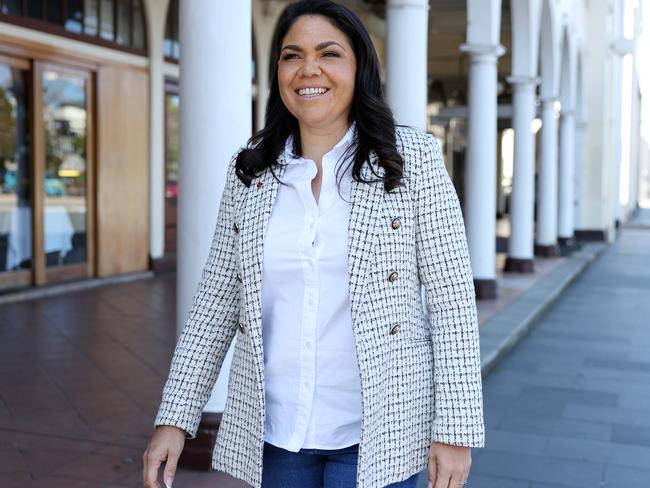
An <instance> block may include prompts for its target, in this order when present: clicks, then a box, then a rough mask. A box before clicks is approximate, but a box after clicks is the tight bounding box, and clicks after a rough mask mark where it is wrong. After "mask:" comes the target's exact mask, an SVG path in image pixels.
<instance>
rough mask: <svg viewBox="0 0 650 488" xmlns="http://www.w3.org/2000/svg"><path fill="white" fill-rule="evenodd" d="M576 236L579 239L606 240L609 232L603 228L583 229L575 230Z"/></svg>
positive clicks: (590, 240) (589, 240)
mask: <svg viewBox="0 0 650 488" xmlns="http://www.w3.org/2000/svg"><path fill="white" fill-rule="evenodd" d="M575 237H576V240H578V241H587V242H606V241H607V233H606V231H604V230H601V229H582V230H576V231H575Z"/></svg>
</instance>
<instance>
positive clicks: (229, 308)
mask: <svg viewBox="0 0 650 488" xmlns="http://www.w3.org/2000/svg"><path fill="white" fill-rule="evenodd" d="M396 136H397V149H398V151H399V152H400V154H401V155H402V157H403V159H404V162H405V167H404V174H405V177H404V180H405V182H406V187H397V188H395V189H393V190H392V191H391V192H389V193H385V192H384V190H383V183H382V182H381V181H380V180H379V179H378V178H377V177H376V176H375V174H376V175H379V176H382V175H383V174H384V169H383V168H382V167H381V166H379V164H378V158H377V156H376V154H374V153H371V157H370V161H369V165H364V168H363V172H364V173H365V177H366V179H375V180H377V182H375V183H370V184H366V183H359V182H357V181H355V180H353V181H352V189H351V196H350V198H351V208H350V218H349V221H348V222H347V227H348V271H349V288H350V302H351V305H352V323H353V329H354V330H353V333H354V338H355V350H356V354H357V362H358V365H359V372H360V377H361V388H362V392H361V394H362V399H361V400H362V410H363V419H362V426H361V440H360V443H359V463H358V467H357V478H356V481H357V486H358V487H359V488H381V487H384V486H385V485H388V484H390V483H395V482H398V481H401V480H404V479H406V478H408V477H409V476H411V475H413V474H414V473H416V472H418V471H420V470H423V469H425V468H426V467H427V461H428V459H427V458H428V451H429V447H430V445H431V442H432V441H437V442H443V443H447V444H455V445H463V446H470V447H483V446H484V437H485V432H484V431H485V428H484V421H483V396H482V379H481V367H480V353H479V334H478V320H477V313H476V302H475V298H474V297H475V295H474V284H473V278H472V270H471V266H470V260H469V253H468V248H467V241H466V237H465V228H464V222H463V217H462V213H461V209H460V205H459V202H458V197H457V195H456V192H455V189H454V187H453V184H452V182H451V179H450V178H449V176H448V174H447V171H446V168H445V166H444V163H443V159H442V154H441V151H440V148H439V146H438V144H437V142H436V140H435V138H434V137H433V136H431V135H429V134H426V133H422V132H419V131H417V130H415V129H412V128H408V127H397V128H396ZM234 163H235V157H234V156H233V158H232V159H231V161H230V163H229V165H228V179H227V182H226V186H225V188H224V192H223V196H222V199H221V202H220V205H219V213H218V221H217V225H216V229H215V233H214V238H213V242H212V245H211V248H210V252H209V256H208V259H207V262H206V264H205V268H204V270H203V275H202V278H201V280H200V282H199V284H198V287H197V289H196V292H195V295H194V299H193V303H192V307H191V310H190V312H189V314H188V317H187V319H186V323H185V326H184V328H183V331H182V333H181V335H180V337H179V339H178V342H177V344H176V348H175V351H174V356H173V358H172V362H171V368H170V372H169V377H168V378H167V381H166V383H165V386H164V389H163V394H162V402H161V404H160V408H159V411H158V414H157V416H156V419H155V422H154V425H156V426H158V425H174V426H177V427H180V428H181V429H183V430H185V431H186V433H187V437H189V438H194V437H195V436H196V431H197V427H198V424H199V421H200V418H201V413H202V409H203V407H204V405H205V404H206V402H207V401H208V398H209V395H210V393H211V390H212V387H213V385H214V383H215V381H216V378H217V376H218V374H219V372H220V370H221V366H222V362H223V359H224V357H225V355H226V352H227V351H228V348H229V347H230V344H231V342H232V341H233V339H234V338H235V336H237V337H236V340H235V345H234V355H233V361H232V366H231V368H230V373H229V377H228V396H227V399H226V405H225V409H224V412H223V416H222V420H221V425H220V427H219V431H218V435H217V440H216V445H215V448H214V452H213V459H212V468H213V469H216V470H221V471H224V472H227V473H229V474H231V475H232V476H235V477H237V478H239V479H241V480H244V481H246V482H247V483H249V484H250V485H252V486H253V487H254V488H259V487H260V486H261V478H262V455H263V446H264V421H265V403H264V353H263V345H262V330H261V328H262V323H261V293H262V290H261V277H262V274H261V271H262V270H261V263H262V257H263V256H262V251H263V242H264V235H265V231H266V224H267V222H268V219H269V216H270V213H271V210H272V207H273V202H274V198H275V195H276V194H277V189H278V185H279V183H278V182H277V180H276V179H275V178H274V177H273V175H272V174H271V171H270V170H268V169H267V170H266V171H265V172H264V173H263V174H261V175H259V176H258V177H256V178H254V179H253V181H252V183H251V185H250V187H246V186H245V185H244V184H243V183H242V182H241V181H239V179H238V178H237V177H236V176H235V174H234ZM278 163H279V165H278V166H275V167H274V171H275V172H276V174H277V176H278V177H279V178H280V179H281V178H282V174H283V171H284V166H282V165H283V163H284V156H283V154H281V155H280V157H279V158H278ZM373 171H374V173H375V174H373ZM341 225H346V223H342V224H341ZM422 286H423V287H424V295H425V297H426V300H425V302H426V307H423V303H422ZM288 353H291V351H288ZM295 353H296V354H297V353H298V352H297V351H295Z"/></svg>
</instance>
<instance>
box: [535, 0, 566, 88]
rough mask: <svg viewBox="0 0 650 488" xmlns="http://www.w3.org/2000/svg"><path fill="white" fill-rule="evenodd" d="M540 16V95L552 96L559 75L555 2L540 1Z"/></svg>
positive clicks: (558, 39) (557, 24) (558, 30)
mask: <svg viewBox="0 0 650 488" xmlns="http://www.w3.org/2000/svg"><path fill="white" fill-rule="evenodd" d="M541 14H542V17H541V25H540V36H539V50H540V56H539V73H540V79H541V84H540V96H541V98H542V99H544V98H554V97H557V96H558V94H559V85H560V76H559V74H560V73H559V64H560V59H561V52H560V35H559V33H560V29H559V28H558V26H559V24H560V22H559V19H558V12H557V7H556V4H555V2H553V1H552V0H544V1H543V2H542V12H541Z"/></svg>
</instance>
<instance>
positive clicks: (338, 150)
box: [284, 121, 357, 164]
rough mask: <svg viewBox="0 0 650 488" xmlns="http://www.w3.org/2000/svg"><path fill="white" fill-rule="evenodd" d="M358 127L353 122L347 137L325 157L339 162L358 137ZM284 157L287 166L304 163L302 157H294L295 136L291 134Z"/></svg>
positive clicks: (346, 134) (285, 146)
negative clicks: (332, 157) (330, 157)
mask: <svg viewBox="0 0 650 488" xmlns="http://www.w3.org/2000/svg"><path fill="white" fill-rule="evenodd" d="M356 127H357V122H356V121H352V124H351V125H350V128H349V129H348V131H347V132H346V133H345V135H344V136H343V137H342V138H341V140H340V141H339V142H337V143H336V144H335V145H334V147H333V148H332V149H330V150H329V151H328V152H327V153H325V155H327V156H330V155H331V156H334V161H336V160H338V159H339V157H340V156H341V154H343V152H345V150H346V149H347V148H348V146H349V145H350V144H352V143H354V140H355V135H356ZM284 156H285V158H284V159H285V163H286V164H293V163H300V162H302V161H304V159H303V158H302V157H299V156H296V157H294V154H293V135H291V134H289V137H287V140H286V143H285V145H284ZM328 159H329V158H328Z"/></svg>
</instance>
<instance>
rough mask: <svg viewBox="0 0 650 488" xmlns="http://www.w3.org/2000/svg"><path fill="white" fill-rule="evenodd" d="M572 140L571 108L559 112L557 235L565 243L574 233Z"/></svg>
mask: <svg viewBox="0 0 650 488" xmlns="http://www.w3.org/2000/svg"><path fill="white" fill-rule="evenodd" d="M574 141H575V114H574V111H573V110H572V109H571V110H564V109H563V110H562V111H561V112H560V169H559V181H560V185H559V188H560V198H559V226H558V237H559V239H561V240H562V241H564V242H565V243H566V242H567V241H568V240H569V239H573V233H574V222H573V216H574V210H573V199H574V188H575V181H574V173H575V170H574V158H575V150H574Z"/></svg>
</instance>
